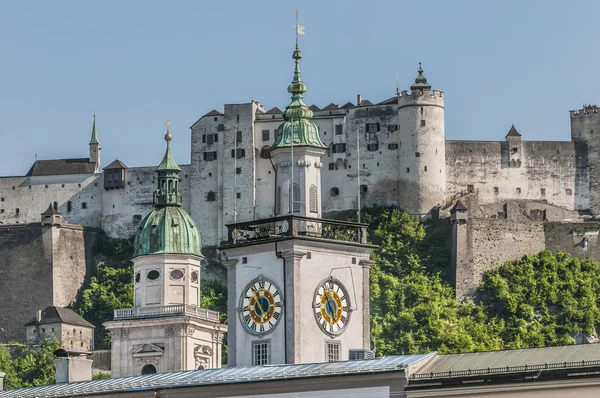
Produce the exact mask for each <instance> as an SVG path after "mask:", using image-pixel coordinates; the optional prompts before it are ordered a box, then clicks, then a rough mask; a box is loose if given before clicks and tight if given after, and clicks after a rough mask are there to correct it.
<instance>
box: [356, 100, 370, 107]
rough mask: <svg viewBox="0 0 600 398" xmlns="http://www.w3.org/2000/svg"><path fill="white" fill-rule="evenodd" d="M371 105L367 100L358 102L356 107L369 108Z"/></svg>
mask: <svg viewBox="0 0 600 398" xmlns="http://www.w3.org/2000/svg"><path fill="white" fill-rule="evenodd" d="M370 105H373V103H372V102H371V101H369V100H362V101H360V104H359V105H358V106H370Z"/></svg>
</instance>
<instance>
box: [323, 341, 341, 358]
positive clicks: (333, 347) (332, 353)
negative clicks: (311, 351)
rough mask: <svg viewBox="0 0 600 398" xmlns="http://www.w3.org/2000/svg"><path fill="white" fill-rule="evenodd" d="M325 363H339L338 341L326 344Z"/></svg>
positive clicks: (339, 344)
mask: <svg viewBox="0 0 600 398" xmlns="http://www.w3.org/2000/svg"><path fill="white" fill-rule="evenodd" d="M326 344H327V362H339V361H340V351H341V350H340V347H341V343H340V342H339V341H328V342H327V343H326Z"/></svg>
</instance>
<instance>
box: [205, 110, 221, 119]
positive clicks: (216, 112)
mask: <svg viewBox="0 0 600 398" xmlns="http://www.w3.org/2000/svg"><path fill="white" fill-rule="evenodd" d="M206 116H223V114H222V113H221V112H219V111H218V110H216V109H213V110H212V111H210V112H208V113H207V114H206V115H204V116H202V117H206ZM200 119H202V118H200Z"/></svg>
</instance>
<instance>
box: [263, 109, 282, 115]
mask: <svg viewBox="0 0 600 398" xmlns="http://www.w3.org/2000/svg"><path fill="white" fill-rule="evenodd" d="M279 113H283V112H282V111H281V109H279V108H278V107H275V108H271V109H269V110H268V111H267V112H265V114H266V115H270V114H279Z"/></svg>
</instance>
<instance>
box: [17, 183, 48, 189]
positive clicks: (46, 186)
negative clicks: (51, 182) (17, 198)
mask: <svg viewBox="0 0 600 398" xmlns="http://www.w3.org/2000/svg"><path fill="white" fill-rule="evenodd" d="M44 188H48V184H46V185H44ZM13 189H15V187H13Z"/></svg>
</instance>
